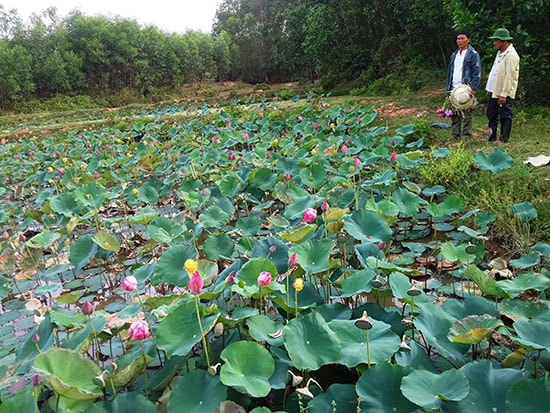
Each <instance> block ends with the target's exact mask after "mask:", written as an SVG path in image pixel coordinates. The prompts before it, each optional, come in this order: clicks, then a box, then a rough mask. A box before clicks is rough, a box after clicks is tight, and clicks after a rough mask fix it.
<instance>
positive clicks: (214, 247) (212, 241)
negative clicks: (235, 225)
mask: <svg viewBox="0 0 550 413" xmlns="http://www.w3.org/2000/svg"><path fill="white" fill-rule="evenodd" d="M203 250H204V253H205V255H206V256H207V257H208V258H209V259H211V260H217V259H219V258H223V259H228V258H230V257H231V255H232V254H233V251H234V250H235V242H234V241H233V240H232V239H231V238H230V237H229V236H228V235H226V234H220V235H213V234H212V235H209V236H208V237H207V238H206V239H205V240H204V244H203Z"/></svg>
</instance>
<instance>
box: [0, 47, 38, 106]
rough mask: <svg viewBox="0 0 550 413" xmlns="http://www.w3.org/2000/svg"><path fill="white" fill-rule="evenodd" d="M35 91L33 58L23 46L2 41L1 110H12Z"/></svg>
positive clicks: (0, 68)
mask: <svg viewBox="0 0 550 413" xmlns="http://www.w3.org/2000/svg"><path fill="white" fill-rule="evenodd" d="M33 90H34V83H33V82H32V72H31V56H30V55H29V53H28V52H27V51H26V50H25V48H23V47H22V46H15V47H9V46H8V42H7V41H6V40H3V39H0V110H2V111H4V110H6V109H10V108H12V107H13V105H14V104H15V103H17V102H19V101H21V100H23V99H26V98H29V97H30V95H31V93H32V92H33Z"/></svg>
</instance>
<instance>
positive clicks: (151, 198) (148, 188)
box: [139, 183, 160, 205]
mask: <svg viewBox="0 0 550 413" xmlns="http://www.w3.org/2000/svg"><path fill="white" fill-rule="evenodd" d="M139 197H140V198H141V200H142V201H143V202H147V203H149V204H151V205H156V204H157V203H158V201H159V198H160V195H159V193H158V191H157V189H156V188H155V187H154V186H153V185H152V184H149V183H147V184H145V185H142V186H141V187H140V188H139Z"/></svg>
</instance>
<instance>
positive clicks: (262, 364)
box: [220, 341, 275, 397]
mask: <svg viewBox="0 0 550 413" xmlns="http://www.w3.org/2000/svg"><path fill="white" fill-rule="evenodd" d="M220 357H221V359H222V360H223V361H224V362H225V363H224V364H223V365H222V368H221V371H220V380H221V382H222V383H223V384H225V385H226V386H231V387H234V388H235V389H236V390H238V391H242V392H246V393H247V394H249V395H250V396H252V397H264V396H267V394H269V392H270V390H271V386H270V384H269V378H270V377H271V376H272V375H273V373H274V372H275V361H274V360H273V357H272V356H271V353H270V352H269V351H268V350H267V349H266V348H265V347H263V346H261V345H259V344H257V343H254V342H251V341H237V342H234V343H231V344H230V345H228V346H227V347H226V348H225V349H224V350H223V351H222V353H221V355H220Z"/></svg>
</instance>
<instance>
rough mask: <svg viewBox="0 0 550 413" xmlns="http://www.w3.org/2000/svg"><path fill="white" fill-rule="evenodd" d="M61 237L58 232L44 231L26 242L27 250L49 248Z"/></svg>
mask: <svg viewBox="0 0 550 413" xmlns="http://www.w3.org/2000/svg"><path fill="white" fill-rule="evenodd" d="M60 237H61V234H60V233H59V232H52V231H50V230H48V229H45V230H44V231H42V232H41V233H40V234H37V235H35V236H34V237H32V238H31V239H29V240H28V241H27V242H26V245H27V246H28V247H29V248H41V249H42V248H49V247H51V246H52V245H53V243H54V242H55V241H57V240H58V239H59V238H60Z"/></svg>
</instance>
